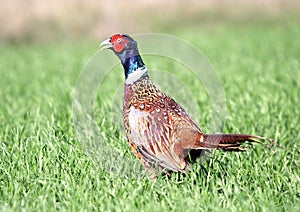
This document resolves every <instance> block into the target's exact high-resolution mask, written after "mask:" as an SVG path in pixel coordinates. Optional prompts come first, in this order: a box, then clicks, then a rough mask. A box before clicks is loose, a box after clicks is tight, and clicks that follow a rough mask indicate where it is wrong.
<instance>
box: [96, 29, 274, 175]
mask: <svg viewBox="0 0 300 212" xmlns="http://www.w3.org/2000/svg"><path fill="white" fill-rule="evenodd" d="M100 47H102V48H101V49H111V50H112V51H113V52H114V53H115V54H116V55H117V56H118V58H119V59H120V60H121V63H122V65H123V68H124V72H125V88H124V89H125V90H124V104H123V123H124V129H125V133H126V136H127V139H128V142H129V145H130V147H131V150H132V151H133V153H134V155H135V156H136V157H138V158H139V159H140V160H141V162H142V163H143V165H144V166H145V168H147V169H148V170H153V169H154V167H158V168H159V171H161V172H163V173H172V172H183V173H185V172H186V171H187V170H188V168H189V165H190V162H191V157H197V156H200V155H201V152H202V151H204V150H213V149H221V150H225V151H243V150H244V149H245V147H244V146H242V144H244V143H245V142H246V141H248V142H256V143H261V144H265V145H267V146H269V147H270V145H268V144H266V143H264V142H263V141H269V142H271V143H272V144H276V143H275V141H274V140H273V139H270V138H265V137H261V136H256V135H247V134H205V133H203V132H202V130H201V129H200V128H199V127H198V126H197V124H196V123H195V121H194V120H193V119H192V118H191V117H190V116H189V115H188V114H187V113H186V112H185V110H184V109H183V108H182V107H181V106H180V105H179V104H178V103H177V102H176V101H175V100H173V99H172V98H170V97H169V96H167V95H166V94H165V93H164V92H163V91H162V90H161V89H160V88H158V87H157V86H155V85H154V83H153V82H152V81H151V80H150V79H149V75H148V71H147V68H146V66H145V65H144V62H143V60H142V58H141V56H140V54H139V51H138V48H137V42H136V41H135V40H133V39H132V38H131V37H130V36H128V35H125V34H115V35H113V36H111V37H110V38H109V39H107V40H105V41H103V42H102V43H101V44H100Z"/></svg>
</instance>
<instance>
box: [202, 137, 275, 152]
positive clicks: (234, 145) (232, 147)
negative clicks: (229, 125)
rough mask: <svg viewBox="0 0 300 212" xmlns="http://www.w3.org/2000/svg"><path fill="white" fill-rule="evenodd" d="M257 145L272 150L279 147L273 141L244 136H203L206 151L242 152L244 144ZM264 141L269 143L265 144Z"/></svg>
mask: <svg viewBox="0 0 300 212" xmlns="http://www.w3.org/2000/svg"><path fill="white" fill-rule="evenodd" d="M247 141H248V142H250V143H259V144H263V145H265V146H267V147H268V148H271V149H273V148H272V146H274V145H275V146H279V145H278V144H277V143H276V141H275V140H274V139H271V138H265V137H261V136H257V135H246V134H204V135H203V141H202V142H203V143H202V144H204V146H205V147H206V149H222V150H225V151H244V150H245V146H242V144H244V143H246V142H247ZM265 141H267V142H269V143H266V142H265Z"/></svg>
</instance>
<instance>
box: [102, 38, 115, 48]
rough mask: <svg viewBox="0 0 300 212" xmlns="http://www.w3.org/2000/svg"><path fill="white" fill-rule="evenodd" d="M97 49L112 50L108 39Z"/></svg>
mask: <svg viewBox="0 0 300 212" xmlns="http://www.w3.org/2000/svg"><path fill="white" fill-rule="evenodd" d="M99 47H100V49H101V50H103V49H111V48H113V45H112V43H111V42H110V39H107V40H105V41H103V42H102V43H100V45H99Z"/></svg>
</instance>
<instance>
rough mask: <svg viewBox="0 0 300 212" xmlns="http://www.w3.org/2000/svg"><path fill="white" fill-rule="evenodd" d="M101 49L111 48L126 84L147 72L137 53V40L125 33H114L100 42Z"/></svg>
mask: <svg viewBox="0 0 300 212" xmlns="http://www.w3.org/2000/svg"><path fill="white" fill-rule="evenodd" d="M100 47H101V49H111V50H112V51H113V52H114V53H115V54H116V55H117V56H118V58H119V59H120V60H121V63H122V65H123V68H124V73H125V78H126V83H127V84H132V83H133V82H134V81H136V80H137V79H139V78H140V77H141V76H143V75H144V74H148V73H147V69H146V67H145V64H144V62H143V60H142V58H141V56H140V54H139V50H138V48H137V42H136V41H135V40H133V39H132V38H131V37H130V36H128V35H125V34H114V35H113V36H111V37H110V38H109V39H107V40H105V41H103V42H102V43H101V44H100Z"/></svg>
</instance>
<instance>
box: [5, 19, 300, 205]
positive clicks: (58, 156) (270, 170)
mask: <svg viewBox="0 0 300 212" xmlns="http://www.w3.org/2000/svg"><path fill="white" fill-rule="evenodd" d="M183 31H184V33H182V32H181V33H180V32H179V31H178V32H177V31H175V32H174V33H175V34H177V35H179V36H180V37H182V38H183V39H185V40H187V41H189V42H191V43H193V44H194V45H195V46H196V47H198V48H199V49H200V50H201V51H202V52H204V54H205V55H206V56H207V57H208V58H209V60H210V61H211V63H212V64H213V65H214V67H215V69H216V72H217V74H218V76H219V78H220V80H221V82H222V85H223V88H224V91H225V95H226V107H227V113H226V125H225V128H224V133H253V134H258V135H264V136H268V137H272V138H275V139H276V140H277V141H278V142H279V143H280V145H281V146H282V147H283V148H282V149H276V151H274V152H273V151H271V150H269V149H265V148H264V147H263V146H260V145H253V146H252V147H253V148H251V149H250V150H249V151H247V152H245V153H232V152H215V153H214V154H213V155H211V156H210V157H209V158H207V160H203V161H202V162H201V163H200V162H199V163H197V164H194V166H193V167H192V170H191V171H190V172H189V173H188V174H187V176H186V177H185V178H183V179H180V180H178V179H176V176H173V177H171V179H166V178H164V177H160V178H158V179H157V180H156V181H152V180H151V179H148V178H142V179H140V178H130V179H126V178H123V177H118V176H116V175H113V174H111V173H108V172H106V171H105V170H104V169H103V167H101V166H100V165H99V164H96V163H93V162H92V160H91V158H90V157H89V156H87V155H86V154H85V152H84V150H83V147H82V146H81V143H80V141H79V140H78V138H77V137H76V134H75V131H74V126H73V119H72V98H73V97H72V95H73V92H74V89H75V86H76V81H77V78H78V76H79V74H80V71H81V69H82V67H83V66H84V64H85V63H86V62H87V61H88V59H89V58H90V57H91V56H92V55H93V53H94V52H96V51H97V50H98V49H97V48H98V43H97V42H91V41H88V42H60V43H54V42H53V43H50V44H22V45H17V44H1V52H2V53H1V57H0V71H1V77H0V97H1V100H0V120H1V122H0V124H1V126H0V152H1V156H0V211H21V210H22V209H25V210H29V211H36V210H37V211H48V210H49V211H51V210H68V211H69V210H72V211H91V210H100V211H108V210H111V211H123V210H124V211H132V210H133V211H141V210H143V211H150V210H151V211H162V210H175V211H184V210H185V211H229V210H230V211H247V210H257V211H274V210H278V211H296V210H298V211H299V210H300V201H299V198H300V193H299V191H300V177H299V173H300V171H299V170H300V169H299V167H300V164H299V158H300V154H299V147H300V145H299V141H300V133H299V129H300V128H299V124H300V113H299V104H300V101H299V100H300V96H299V93H300V83H299V80H300V63H299V58H300V43H299V35H300V27H299V23H298V22H290V23H289V22H282V23H281V22H278V23H265V24H250V23H249V24H221V25H219V26H215V27H212V26H203V27H202V28H199V29H192V30H189V31H187V30H183ZM99 42H100V40H99ZM145 62H146V63H147V61H145ZM165 68H166V69H168V66H167V65H166V67H165ZM150 74H151V73H150ZM183 74H184V73H182V75H183ZM115 75H116V76H118V78H120V77H123V73H122V71H121V70H117V71H116V72H115ZM111 83H112V84H111V86H112V88H113V87H114V86H115V85H114V84H113V83H114V82H111ZM112 90H113V89H112ZM192 91H193V94H194V95H195V97H196V98H197V99H198V101H197V104H199V105H198V107H199V108H200V110H201V111H203V112H201V114H202V115H203V117H202V118H201V120H200V126H201V127H202V128H203V129H204V130H206V129H207V128H208V126H207V124H208V123H206V120H207V119H208V118H207V117H208V116H209V114H208V112H207V111H206V110H208V109H209V105H208V104H209V100H208V99H207V98H203V96H205V95H206V94H203V93H201V92H203V91H202V90H201V92H199V93H198V92H197V90H196V88H194V89H193V90H192ZM106 95H107V97H108V99H109V96H110V95H113V93H111V94H110V93H106ZM171 95H172V94H171ZM98 103H99V104H100V102H96V106H95V107H96V108H97V105H98ZM98 108H99V107H98ZM97 111H98V113H97V114H96V118H97V122H99V123H102V125H101V126H105V128H104V129H103V131H104V133H105V134H106V135H107V137H108V138H109V140H110V141H111V142H110V143H112V146H113V147H112V148H114V145H113V143H114V142H115V144H116V145H115V148H116V151H122V152H121V153H122V154H125V155H126V156H128V157H129V158H131V159H132V160H136V159H135V158H133V156H132V155H131V153H130V152H129V147H128V146H127V143H126V139H125V138H124V137H123V136H120V135H119V134H118V133H115V131H114V130H112V129H115V127H114V123H111V122H110V121H109V119H105V117H106V113H108V112H107V111H105V109H101V110H100V109H98V110H97Z"/></svg>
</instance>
